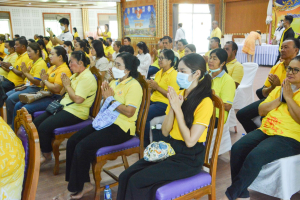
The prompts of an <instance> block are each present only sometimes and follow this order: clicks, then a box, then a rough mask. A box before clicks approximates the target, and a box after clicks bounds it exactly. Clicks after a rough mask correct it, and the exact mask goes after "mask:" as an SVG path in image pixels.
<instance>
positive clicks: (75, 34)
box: [73, 27, 79, 39]
mask: <svg viewBox="0 0 300 200" xmlns="http://www.w3.org/2000/svg"><path fill="white" fill-rule="evenodd" d="M73 31H74V35H73V37H74V39H76V38H77V37H79V35H78V32H77V28H76V27H74V28H73Z"/></svg>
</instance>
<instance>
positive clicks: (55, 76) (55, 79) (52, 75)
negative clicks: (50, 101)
mask: <svg viewBox="0 0 300 200" xmlns="http://www.w3.org/2000/svg"><path fill="white" fill-rule="evenodd" d="M55 67H56V66H55V65H53V66H52V67H50V68H49V69H48V72H47V73H48V74H49V78H48V81H49V82H50V83H56V84H59V85H61V86H63V84H62V81H61V74H62V73H65V74H66V75H67V76H68V77H71V76H72V73H71V71H70V69H69V67H68V65H67V64H66V63H63V64H62V65H60V66H59V67H57V68H56V69H54V68H55ZM47 89H48V88H47V86H45V90H47ZM57 94H60V93H57Z"/></svg>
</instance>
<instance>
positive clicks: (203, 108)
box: [166, 90, 214, 142]
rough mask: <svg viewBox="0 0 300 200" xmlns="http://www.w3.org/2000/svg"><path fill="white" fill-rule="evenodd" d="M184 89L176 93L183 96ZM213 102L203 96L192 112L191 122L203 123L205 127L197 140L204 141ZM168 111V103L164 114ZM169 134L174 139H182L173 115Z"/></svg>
mask: <svg viewBox="0 0 300 200" xmlns="http://www.w3.org/2000/svg"><path fill="white" fill-rule="evenodd" d="M184 93H185V90H180V91H179V92H178V94H180V95H182V96H184ZM213 108H214V107H213V103H212V100H211V99H210V98H209V97H206V98H204V99H203V100H202V101H201V103H200V104H199V105H198V106H197V108H196V110H195V112H194V121H193V124H198V125H203V126H205V127H206V129H205V130H204V131H203V133H202V135H201V136H200V138H199V140H198V142H205V141H206V136H207V127H208V125H209V122H210V119H211V116H212V113H213ZM169 111H170V105H168V107H167V110H166V115H168V113H169ZM170 136H171V137H172V138H173V139H175V140H182V141H184V139H183V137H182V135H181V132H180V129H179V126H178V122H177V118H176V116H175V118H174V123H173V128H172V130H171V132H170Z"/></svg>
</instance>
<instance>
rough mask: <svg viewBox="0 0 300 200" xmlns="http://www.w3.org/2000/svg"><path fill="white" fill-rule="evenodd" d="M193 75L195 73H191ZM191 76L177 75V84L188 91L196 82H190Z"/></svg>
mask: <svg viewBox="0 0 300 200" xmlns="http://www.w3.org/2000/svg"><path fill="white" fill-rule="evenodd" d="M191 74H193V73H191ZM191 74H184V73H181V72H178V73H177V78H176V82H177V84H178V85H179V87H180V88H183V89H188V88H189V87H190V86H191V84H192V83H193V81H194V80H192V81H189V76H190V75H191Z"/></svg>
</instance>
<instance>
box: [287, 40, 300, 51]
mask: <svg viewBox="0 0 300 200" xmlns="http://www.w3.org/2000/svg"><path fill="white" fill-rule="evenodd" d="M287 40H292V41H293V42H294V48H298V49H300V41H299V39H297V38H286V39H285V40H284V41H287Z"/></svg>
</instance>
